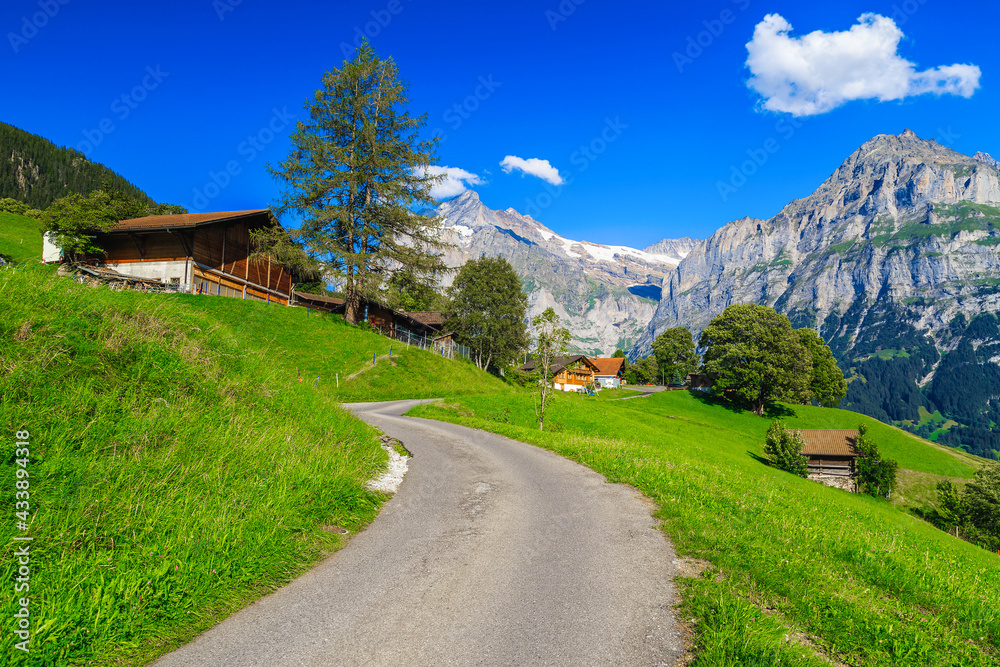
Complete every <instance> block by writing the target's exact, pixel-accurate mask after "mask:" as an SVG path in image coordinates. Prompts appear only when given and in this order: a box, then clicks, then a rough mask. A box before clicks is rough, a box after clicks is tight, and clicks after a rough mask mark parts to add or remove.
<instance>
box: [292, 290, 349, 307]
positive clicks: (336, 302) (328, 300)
mask: <svg viewBox="0 0 1000 667" xmlns="http://www.w3.org/2000/svg"><path fill="white" fill-rule="evenodd" d="M295 296H296V297H301V298H303V299H306V300H307V301H316V302H317V303H325V304H329V305H331V306H343V305H344V300H343V299H338V298H337V297H335V296H326V295H324V294H310V293H309V292H300V291H298V290H295Z"/></svg>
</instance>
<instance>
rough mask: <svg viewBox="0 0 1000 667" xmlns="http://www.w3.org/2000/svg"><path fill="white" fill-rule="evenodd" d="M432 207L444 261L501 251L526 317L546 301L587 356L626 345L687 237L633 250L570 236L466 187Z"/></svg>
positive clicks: (650, 310) (456, 261)
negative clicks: (440, 224) (491, 203)
mask: <svg viewBox="0 0 1000 667" xmlns="http://www.w3.org/2000/svg"><path fill="white" fill-rule="evenodd" d="M435 213H436V215H438V216H440V217H441V218H442V219H443V220H444V227H445V235H446V240H448V241H449V242H450V243H452V244H454V248H453V249H452V250H450V251H449V252H447V253H446V255H445V259H446V262H447V263H448V265H449V266H461V265H462V264H463V263H465V261H467V260H468V259H470V258H474V257H479V256H480V255H484V254H485V255H487V256H490V257H497V256H500V257H504V258H506V259H507V260H508V261H509V262H510V263H511V266H513V267H514V270H515V271H517V273H518V275H520V276H521V279H522V282H523V285H524V289H525V291H526V292H527V293H528V299H529V318H530V317H533V316H535V315H538V314H540V313H541V312H542V311H544V310H545V309H546V308H548V307H552V308H553V309H554V310H555V311H556V313H558V315H559V317H560V319H561V320H562V322H563V325H564V326H566V327H567V328H568V329H569V330H570V331H571V332H573V343H572V345H573V349H574V350H575V351H579V352H583V353H586V354H592V355H610V354H611V353H613V352H614V351H615V349H616V348H622V349H628V348H629V347H631V345H632V344H633V342H634V341H635V340H636V338H638V336H639V335H640V334H641V333H642V332H643V330H644V329H645V327H646V324H647V323H648V322H649V320H650V318H652V316H653V313H654V311H655V310H656V301H657V300H658V299H659V297H660V285H661V283H662V282H663V279H664V277H665V276H666V275H667V274H668V273H669V272H671V271H672V270H673V269H674V267H675V266H676V265H677V264H678V263H679V262H680V261H681V259H683V257H684V256H685V255H686V254H687V252H688V251H689V250H690V249H691V247H692V246H693V245H694V243H695V242H694V241H693V240H692V239H674V240H669V239H665V240H663V241H661V242H659V243H657V244H654V246H651V247H649V248H647V249H645V250H638V249H636V248H629V247H627V246H608V245H602V244H598V243H590V242H588V241H574V240H571V239H567V238H565V237H563V236H560V235H559V234H556V233H555V232H554V231H552V230H551V229H549V228H548V227H546V226H545V225H543V224H542V223H540V222H538V221H537V220H535V219H533V218H532V217H531V216H526V215H521V214H520V213H518V212H517V211H515V210H514V209H513V208H508V209H507V210H505V211H495V210H492V209H490V208H488V207H486V206H485V205H484V204H483V203H482V202H481V201H480V199H479V195H478V194H477V193H476V192H474V191H472V190H468V191H466V192H464V193H462V194H461V195H459V196H458V197H456V198H454V199H451V200H449V201H446V202H444V203H442V204H440V205H439V206H438V208H437V210H436V211H435ZM450 280H451V277H449V278H446V284H447V283H448V282H450Z"/></svg>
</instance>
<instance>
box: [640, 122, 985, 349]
mask: <svg viewBox="0 0 1000 667" xmlns="http://www.w3.org/2000/svg"><path fill="white" fill-rule="evenodd" d="M982 156H985V158H983V157H982ZM995 162H996V161H995V160H992V158H990V157H989V156H988V155H985V154H984V153H979V154H977V157H976V158H972V157H969V156H966V155H962V154H960V153H957V152H955V151H953V150H951V149H949V148H945V147H943V146H940V145H938V144H937V143H935V142H934V141H933V140H932V141H924V140H922V139H920V138H918V137H917V136H916V135H915V134H914V133H913V132H912V131H910V130H906V131H905V132H903V133H902V134H900V135H898V136H893V135H879V136H877V137H875V138H874V139H871V140H870V141H868V142H866V143H865V144H864V145H862V146H861V148H859V149H858V150H857V151H855V152H854V153H853V154H852V155H851V156H850V157H849V158H847V160H846V161H845V162H844V163H843V164H842V165H841V166H840V167H839V168H838V169H837V171H836V172H834V173H833V175H832V176H830V177H829V178H828V179H827V180H826V181H825V182H824V183H823V184H822V185H820V187H819V188H817V190H816V191H815V192H814V193H813V194H812V195H811V196H809V197H808V198H805V199H799V200H795V201H793V202H791V203H790V204H788V205H787V206H785V207H784V208H783V209H782V210H781V212H780V213H778V215H776V216H774V217H773V218H771V219H770V220H757V219H754V218H743V219H742V220H737V221H735V222H731V223H729V224H727V225H726V226H724V227H723V228H721V229H720V230H718V231H717V232H716V233H715V234H713V235H712V236H711V237H710V238H709V239H707V240H705V241H702V242H699V243H698V244H697V245H696V246H695V247H694V248H693V249H692V250H691V252H690V253H689V254H688V255H687V256H686V257H685V258H684V260H683V261H682V262H680V264H679V265H678V266H677V268H676V270H674V271H673V272H672V273H671V274H670V275H669V276H668V277H667V279H666V280H665V281H664V285H663V298H662V300H661V301H660V304H659V307H658V308H657V312H656V315H655V316H654V318H653V320H652V321H651V322H650V325H649V327H648V328H647V330H646V332H645V333H644V335H643V336H642V338H641V339H640V340H639V341H638V343H637V345H636V347H635V350H634V352H633V355H641V354H644V353H646V352H647V351H648V350H649V349H650V344H651V342H652V340H653V339H654V338H655V336H656V335H657V334H658V333H660V332H662V331H663V330H664V329H667V328H668V327H673V326H687V327H689V328H690V329H691V330H692V331H694V332H700V331H701V330H702V329H703V328H704V327H705V326H706V325H707V324H708V322H709V321H710V320H711V319H712V317H714V316H715V315H717V314H718V313H720V312H722V310H724V309H725V307H726V306H728V305H730V304H733V303H760V304H768V305H772V306H774V307H775V308H776V309H777V310H779V311H781V312H784V313H786V314H788V315H789V317H790V318H791V319H792V321H793V324H795V326H799V327H801V326H810V327H814V328H817V329H819V330H820V332H821V333H822V334H823V335H824V336H825V337H826V338H827V340H830V339H831V338H837V337H847V338H848V339H850V340H854V339H855V338H856V337H857V335H858V334H859V327H860V326H861V324H862V322H863V320H864V319H865V317H864V316H865V313H866V311H867V310H869V309H871V308H872V307H874V306H875V305H876V304H881V305H882V306H885V305H886V304H892V305H895V306H898V307H899V309H900V310H902V311H905V312H906V314H907V317H908V318H909V320H910V321H912V324H913V325H914V327H916V329H918V330H919V331H923V332H926V333H928V334H930V335H931V336H932V337H939V334H940V333H941V332H942V331H943V330H944V329H945V328H946V327H947V326H948V325H949V323H950V322H951V321H952V320H953V319H954V317H955V316H956V315H957V314H959V313H963V314H964V315H965V316H966V317H967V318H969V319H971V318H972V317H975V316H976V315H978V314H980V313H982V312H995V311H997V310H1000V293H998V291H1000V290H998V288H1000V259H998V254H997V249H998V246H1000V209H998V208H997V205H998V204H1000V176H998V172H997V167H996V165H995ZM848 313H851V314H852V316H851V317H850V318H847V319H848V320H849V321H845V315H847V314H848Z"/></svg>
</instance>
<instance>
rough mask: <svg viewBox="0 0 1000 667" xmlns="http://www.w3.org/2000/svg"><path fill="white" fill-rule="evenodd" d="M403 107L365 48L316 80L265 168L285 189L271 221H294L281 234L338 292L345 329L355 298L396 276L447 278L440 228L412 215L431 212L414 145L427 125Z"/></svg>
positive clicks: (427, 150)
mask: <svg viewBox="0 0 1000 667" xmlns="http://www.w3.org/2000/svg"><path fill="white" fill-rule="evenodd" d="M408 103H409V98H408V96H407V85H406V83H405V82H403V81H402V80H400V78H399V72H398V69H397V67H396V63H395V62H394V61H393V60H392V58H388V59H384V60H383V59H381V58H379V57H378V56H377V55H376V54H375V52H374V51H373V49H372V48H371V46H369V44H368V43H367V42H364V43H362V45H361V47H360V48H359V49H358V51H357V54H356V55H355V57H354V59H353V60H350V61H344V62H343V63H342V64H341V66H340V68H338V69H334V70H332V71H330V72H327V73H326V74H324V75H323V87H322V88H320V89H319V90H317V91H316V93H315V94H314V95H313V96H312V98H311V99H309V100H307V102H306V105H305V108H306V111H307V112H308V119H307V120H305V121H298V122H297V123H296V128H295V133H294V134H293V135H292V137H291V141H292V150H291V152H290V153H289V155H288V157H287V158H286V159H285V160H284V161H282V162H281V163H280V164H279V165H278V166H277V167H274V166H269V167H268V169H269V171H270V172H271V174H272V175H273V176H274V177H275V178H276V179H277V180H278V181H279V182H280V183H282V184H283V185H284V188H285V189H284V193H283V195H282V197H281V199H280V200H279V201H278V203H277V206H276V211H275V212H276V213H277V214H278V215H286V214H294V215H295V216H296V217H297V218H299V219H300V221H301V226H300V227H299V228H298V229H291V230H289V234H290V236H291V238H292V240H293V241H295V242H296V243H298V244H300V245H301V246H302V247H303V248H304V249H305V250H306V252H307V253H308V254H309V256H310V257H312V258H313V259H315V260H316V261H317V262H319V265H320V267H321V269H322V271H323V273H324V275H325V276H327V277H328V278H332V279H334V280H336V281H337V282H338V283H340V284H341V285H342V290H343V292H344V296H345V302H346V303H345V319H346V320H347V322H349V323H351V324H354V323H356V322H357V320H358V312H359V307H360V304H361V299H362V297H364V296H373V295H374V294H376V293H377V292H378V291H379V290H380V289H381V287H382V285H383V284H384V283H385V281H386V280H387V278H388V277H389V276H390V275H391V274H392V273H393V272H394V271H396V270H399V269H401V268H402V269H406V270H407V271H409V272H410V274H411V275H412V276H414V277H415V278H416V279H417V280H420V281H426V282H429V281H430V280H431V279H432V278H433V276H435V275H436V274H437V273H439V272H441V271H444V270H446V267H445V266H444V263H443V261H442V259H441V257H440V251H441V250H442V249H443V248H444V247H445V246H446V244H445V243H444V242H443V241H442V240H441V233H440V227H441V225H440V221H439V220H437V219H435V218H432V217H427V216H424V215H421V214H419V213H417V212H416V210H417V209H419V208H421V207H427V206H432V205H433V204H434V200H433V198H432V197H431V194H430V191H431V186H432V185H433V184H434V183H435V182H436V181H437V180H438V179H439V178H440V177H439V176H432V175H428V174H427V171H426V169H424V167H426V166H427V165H429V164H431V163H432V162H433V159H434V156H433V151H434V143H433V142H432V141H422V140H420V139H419V136H418V133H419V130H420V128H421V127H423V126H424V125H425V124H426V115H422V116H418V117H414V116H411V115H410V114H409V112H408V111H407V109H406V107H407V104H408ZM279 242H280V241H279Z"/></svg>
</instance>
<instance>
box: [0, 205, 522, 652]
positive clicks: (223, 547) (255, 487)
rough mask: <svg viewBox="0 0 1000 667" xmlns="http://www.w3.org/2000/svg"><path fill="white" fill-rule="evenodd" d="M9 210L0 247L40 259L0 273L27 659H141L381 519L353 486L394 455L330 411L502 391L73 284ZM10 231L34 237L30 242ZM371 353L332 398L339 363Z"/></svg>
mask: <svg viewBox="0 0 1000 667" xmlns="http://www.w3.org/2000/svg"><path fill="white" fill-rule="evenodd" d="M2 215H4V220H2V221H0V222H3V224H4V233H3V234H2V235H0V238H2V245H0V252H2V253H3V254H5V255H6V256H8V257H13V258H14V259H28V258H30V259H31V260H32V262H24V263H23V264H20V265H18V266H16V267H5V268H0V422H2V426H0V428H2V429H3V430H4V432H5V434H6V435H5V436H4V437H3V440H2V442H3V445H4V446H3V448H2V450H0V507H3V508H4V509H5V511H7V512H8V516H7V517H6V519H5V520H4V521H3V522H0V540H2V542H3V544H4V545H6V546H4V556H3V558H2V559H0V578H3V580H5V581H13V579H14V577H15V568H16V562H17V561H16V559H14V558H13V556H12V552H13V547H12V546H11V545H12V544H13V542H12V540H11V538H12V537H13V536H14V535H15V534H17V535H28V536H31V537H32V538H33V541H32V542H31V567H32V570H31V572H32V574H31V579H30V586H31V588H30V595H31V603H30V612H31V619H32V620H31V623H32V626H31V629H32V642H31V653H30V654H29V655H28V656H25V659H23V660H21V661H20V664H37V665H50V664H61V665H63V664H65V665H71V664H95V665H101V664H116V665H117V664H142V663H144V662H145V661H147V660H148V659H150V658H152V657H155V656H156V655H158V654H160V653H162V652H164V651H166V650H169V649H170V648H172V647H175V646H177V645H179V644H181V643H183V642H185V641H188V640H190V639H191V638H193V637H194V636H195V635H196V634H197V633H198V632H200V631H203V630H204V629H206V628H208V627H210V626H212V625H214V624H215V623H217V622H218V621H219V620H221V619H222V618H224V617H225V616H227V615H229V614H230V613H232V612H233V611H235V610H237V609H239V608H241V607H243V606H245V605H246V604H248V603H249V602H252V601H253V600H254V599H256V598H258V597H259V596H261V595H263V594H265V593H267V592H268V591H270V590H273V589H274V588H276V587H278V586H280V585H282V584H284V583H286V582H287V581H289V580H290V579H292V578H293V577H294V576H296V575H297V574H299V573H301V572H303V571H304V570H305V569H307V568H308V567H309V566H311V565H312V564H314V563H315V562H316V561H317V560H318V559H319V558H321V557H322V556H323V555H324V554H327V553H329V552H331V551H333V550H335V549H337V548H339V547H340V546H342V544H343V540H344V537H343V536H342V535H340V534H339V532H337V529H339V528H343V529H347V530H348V531H349V533H354V532H356V531H357V530H359V529H360V528H362V527H363V526H364V525H366V524H367V523H368V522H369V521H371V520H372V519H373V518H374V517H375V515H376V514H377V512H378V509H379V507H380V506H381V503H382V502H383V500H384V498H383V497H382V496H381V495H379V494H376V493H373V492H371V491H369V490H367V489H366V487H365V482H366V481H367V480H369V479H371V478H373V477H377V476H378V474H379V473H380V472H381V471H382V469H383V467H384V465H385V461H386V458H387V457H386V454H385V452H384V451H383V450H382V449H381V447H380V446H379V443H378V439H377V437H376V433H375V432H374V431H373V430H372V429H371V428H369V427H368V426H366V425H365V424H363V423H361V422H360V421H358V420H356V419H354V418H353V417H351V416H350V415H349V414H348V413H346V412H345V411H344V410H342V409H341V408H340V407H339V405H338V402H339V401H341V400H349V399H351V398H375V397H383V396H386V395H390V396H391V395H398V396H400V397H402V396H411V395H414V394H419V393H420V392H421V391H422V392H424V393H434V392H440V391H441V390H442V389H443V387H445V386H455V385H462V384H464V385H465V386H467V387H469V388H470V389H472V390H476V391H480V392H483V391H491V390H493V389H494V388H496V387H498V386H499V387H501V388H503V386H504V385H503V384H502V383H501V382H500V381H499V380H496V379H495V378H492V377H490V376H487V375H486V374H483V373H480V372H479V371H477V370H476V369H475V367H474V366H473V365H472V364H471V363H470V362H460V361H456V360H443V359H440V358H437V357H435V355H433V354H432V353H430V352H426V351H423V350H417V349H415V348H414V349H411V350H409V351H407V350H405V346H404V348H403V349H402V350H400V351H399V354H398V356H397V355H395V354H394V356H393V361H392V364H394V365H392V366H390V365H389V361H388V359H387V358H384V359H383V358H382V355H383V354H385V353H387V352H388V346H389V345H390V344H392V341H389V340H388V339H386V338H384V337H382V336H380V335H377V334H375V333H371V332H367V331H364V330H362V329H360V328H357V327H348V326H346V325H344V324H343V322H342V321H341V320H339V319H338V318H334V317H330V316H323V317H319V316H316V314H315V313H312V314H310V315H309V316H308V317H307V314H306V311H305V310H304V309H301V308H286V307H282V306H277V305H273V304H271V305H268V304H264V303H260V302H254V301H242V300H238V299H231V298H226V297H205V296H194V295H170V296H168V295H147V294H141V293H136V292H114V291H111V290H109V289H107V288H104V287H91V286H85V285H78V284H75V283H74V282H73V281H72V280H71V279H69V278H63V277H58V276H56V275H55V271H54V269H53V268H51V267H41V266H38V265H37V264H35V263H34V260H36V259H37V257H38V253H39V252H40V243H39V242H38V232H37V222H35V221H33V220H28V219H27V218H21V219H14V218H17V216H14V217H11V216H10V215H9V214H2ZM19 225H20V226H23V227H24V230H23V231H28V230H29V226H30V229H31V230H34V231H33V232H32V233H31V234H26V235H25V239H26V240H25V242H24V243H23V244H22V243H21V242H20V231H22V230H20V229H19V227H18V226H19ZM29 243H30V244H31V245H32V246H34V247H30V248H28V249H27V251H26V252H23V253H21V249H22V247H24V246H25V245H27V244H29ZM372 355H375V356H376V360H377V364H376V366H375V367H374V368H372V369H371V370H368V371H366V372H364V373H362V374H360V375H358V376H357V377H356V378H355V379H354V380H350V381H345V380H344V377H343V376H342V377H341V389H340V391H339V392H338V391H337V388H336V382H335V380H334V375H335V373H336V372H337V371H336V370H335V369H343V373H344V374H351V373H355V372H357V371H358V370H360V369H362V368H366V367H370V365H371V358H372ZM299 371H301V373H302V382H299V381H298V378H299ZM316 376H319V377H320V381H319V383H318V386H317V383H316V382H315V378H316ZM21 430H27V431H28V432H29V433H30V438H29V442H30V447H29V449H30V453H31V456H30V460H29V461H28V462H27V465H26V469H27V471H28V475H29V477H28V480H29V482H30V494H31V496H30V503H31V504H30V515H29V516H30V527H29V529H28V530H27V531H26V532H21V531H17V530H16V526H15V505H14V500H15V498H14V493H15V484H14V482H15V475H16V471H17V469H18V466H17V463H16V452H15V449H14V447H13V446H11V443H12V441H13V436H14V433H15V432H16V431H21ZM335 527H336V528H335ZM14 605H15V598H14V596H13V595H11V596H8V597H7V598H6V599H4V600H3V601H2V602H0V613H2V614H3V615H5V616H6V617H7V618H12V617H13V614H14V613H15V612H16V611H17V609H16V608H15V606H14ZM15 641H17V638H16V637H15V635H13V634H11V633H5V634H4V635H3V636H2V637H0V651H2V652H3V654H4V655H7V656H15V655H17V654H18V652H15V649H14V648H13V644H14V642H15Z"/></svg>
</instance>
